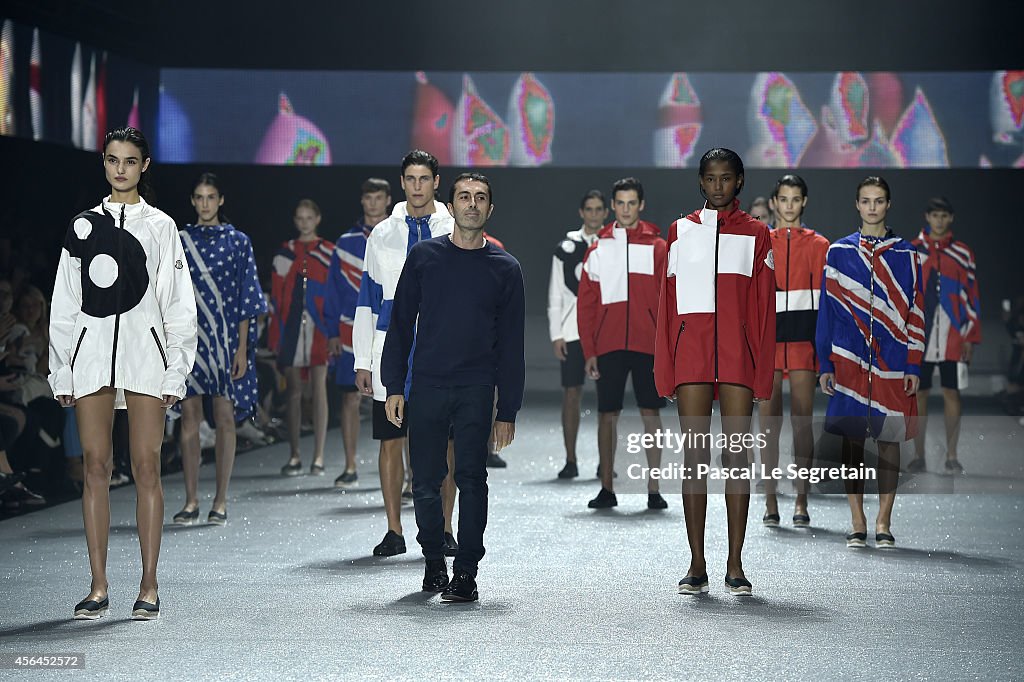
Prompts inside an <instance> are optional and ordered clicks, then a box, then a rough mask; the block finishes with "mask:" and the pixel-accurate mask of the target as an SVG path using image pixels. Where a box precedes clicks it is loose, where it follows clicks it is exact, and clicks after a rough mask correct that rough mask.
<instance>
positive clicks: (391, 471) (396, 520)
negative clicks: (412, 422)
mask: <svg viewBox="0 0 1024 682" xmlns="http://www.w3.org/2000/svg"><path fill="white" fill-rule="evenodd" d="M403 443H405V439H404V438H392V439H390V440H382V441H381V442H380V459H379V468H380V492H381V496H383V498H384V514H385V516H387V519H388V530H392V531H394V532H396V533H398V534H399V535H401V534H402V481H403V479H404V478H405V471H404V469H403V467H402V445H403Z"/></svg>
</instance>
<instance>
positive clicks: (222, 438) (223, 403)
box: [210, 396, 237, 514]
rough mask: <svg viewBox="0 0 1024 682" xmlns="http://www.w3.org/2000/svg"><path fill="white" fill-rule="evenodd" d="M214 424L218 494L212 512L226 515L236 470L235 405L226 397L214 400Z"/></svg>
mask: <svg viewBox="0 0 1024 682" xmlns="http://www.w3.org/2000/svg"><path fill="white" fill-rule="evenodd" d="M213 422H214V424H215V425H216V427H217V441H216V445H215V446H214V447H215V448H216V450H215V452H216V453H217V493H216V495H214V498H213V505H212V506H211V507H210V510H211V511H215V512H220V513H221V514H224V513H226V512H227V508H228V484H229V483H230V482H231V471H232V470H233V469H234V468H235V451H236V448H237V438H236V435H235V405H234V403H232V402H231V400H229V399H228V398H225V397H224V396H217V397H215V398H214V399H213Z"/></svg>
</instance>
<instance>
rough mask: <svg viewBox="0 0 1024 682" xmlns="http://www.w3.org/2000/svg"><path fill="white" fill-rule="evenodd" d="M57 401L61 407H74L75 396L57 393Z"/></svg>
mask: <svg viewBox="0 0 1024 682" xmlns="http://www.w3.org/2000/svg"><path fill="white" fill-rule="evenodd" d="M57 402H58V403H60V406H61V407H74V406H75V397H74V396H71V395H59V396H57Z"/></svg>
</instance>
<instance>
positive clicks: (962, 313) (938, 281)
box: [911, 230, 981, 362]
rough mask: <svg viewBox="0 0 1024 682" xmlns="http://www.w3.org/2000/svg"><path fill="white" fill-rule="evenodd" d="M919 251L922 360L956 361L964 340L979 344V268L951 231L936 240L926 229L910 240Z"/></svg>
mask: <svg viewBox="0 0 1024 682" xmlns="http://www.w3.org/2000/svg"><path fill="white" fill-rule="evenodd" d="M911 243H912V244H913V245H914V246H916V247H917V251H918V253H920V254H921V260H922V266H921V267H922V270H923V286H922V288H921V289H922V291H923V293H924V333H925V335H926V337H927V341H926V342H925V351H924V361H925V362H947V361H952V362H959V361H960V360H961V358H962V356H963V350H964V344H965V343H972V344H976V343H981V320H980V317H981V303H980V299H979V295H978V267H977V265H976V264H975V261H974V252H973V251H971V249H970V248H968V246H967V244H964V243H963V242H960V241H956V240H954V239H953V233H952V232H948V233H947V234H946V236H945V237H943V238H941V239H935V238H934V237H932V236H931V235H930V234H928V233H927V232H926V231H925V230H921V234H919V235H918V236H917V239H915V240H914V241H913V242H911Z"/></svg>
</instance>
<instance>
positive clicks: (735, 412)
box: [654, 149, 775, 596]
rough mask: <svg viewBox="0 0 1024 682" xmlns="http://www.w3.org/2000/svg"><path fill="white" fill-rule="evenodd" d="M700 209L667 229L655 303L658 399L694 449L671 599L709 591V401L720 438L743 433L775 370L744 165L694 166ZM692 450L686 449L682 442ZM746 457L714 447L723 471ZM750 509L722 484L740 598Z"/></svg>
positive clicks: (746, 585)
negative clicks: (683, 550) (685, 563)
mask: <svg viewBox="0 0 1024 682" xmlns="http://www.w3.org/2000/svg"><path fill="white" fill-rule="evenodd" d="M698 179H699V183H700V191H701V193H702V194H703V195H704V197H705V199H706V203H705V204H704V207H703V208H702V209H700V210H698V211H694V212H693V213H691V214H690V215H688V216H686V217H685V218H680V219H679V220H677V221H676V222H674V223H673V224H672V227H671V228H670V229H669V238H668V247H669V255H668V261H667V273H666V277H667V278H666V280H665V282H664V284H663V285H662V292H661V299H660V303H659V314H658V331H657V339H656V346H655V354H654V376H655V380H656V382H657V386H658V393H659V394H660V395H663V396H674V397H675V398H676V401H677V409H678V412H679V425H680V428H681V430H682V432H683V433H684V434H686V433H687V432H689V434H690V436H691V437H692V438H693V440H694V441H695V442H696V443H697V445H699V447H687V448H686V454H685V463H684V464H685V466H686V467H689V472H692V476H691V477H690V478H688V479H687V480H684V482H683V513H684V516H685V517H686V536H687V540H688V542H689V545H690V555H691V556H690V569H689V570H688V571H687V573H686V576H685V577H684V578H683V579H682V580H680V581H679V591H680V592H681V593H685V594H698V593H700V592H707V591H708V575H707V565H706V562H705V560H704V519H705V516H706V514H707V504H708V502H707V481H706V480H704V479H703V478H697V477H696V472H697V466H698V465H699V464H704V465H708V464H709V463H710V461H711V453H710V448H709V447H708V446H709V444H708V442H707V439H706V437H705V438H700V436H701V435H704V434H709V432H710V428H711V406H712V403H713V402H714V400H715V398H718V401H719V403H720V405H721V409H722V430H723V432H724V434H726V435H727V436H728V438H729V442H730V443H732V442H734V441H733V438H734V436H739V437H742V435H744V434H748V433H749V429H750V415H751V412H752V409H753V401H754V400H759V401H760V400H767V399H768V398H770V397H771V394H772V374H773V372H774V369H775V273H774V266H775V263H774V259H773V256H772V248H771V237H770V236H769V234H768V228H767V226H765V224H764V223H762V222H760V221H758V220H755V219H754V218H751V217H750V216H749V215H748V214H746V213H744V212H743V211H741V210H740V209H739V202H738V201H737V200H736V196H737V195H738V194H739V193H740V190H741V189H742V188H743V162H742V161H741V160H740V157H739V155H737V154H736V152H734V151H731V150H728V149H712V150H710V151H708V152H707V153H706V154H704V156H703V157H702V158H701V160H700V169H699V172H698ZM691 445H693V443H691ZM745 455H746V448H745V447H736V448H728V447H727V448H723V450H722V464H723V466H724V467H725V468H726V469H736V468H738V467H744V466H745V465H746V456H745ZM749 504H750V481H749V480H747V479H728V480H727V481H726V484H725V507H726V515H727V517H728V520H729V559H728V561H727V563H726V571H725V584H726V588H727V589H728V590H729V591H730V592H731V593H733V594H735V595H740V596H744V595H749V594H750V593H751V584H750V582H749V581H748V580H747V579H746V576H745V575H744V573H743V562H742V559H741V553H742V551H743V539H744V536H745V534H746V527H747V509H748V507H749Z"/></svg>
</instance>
